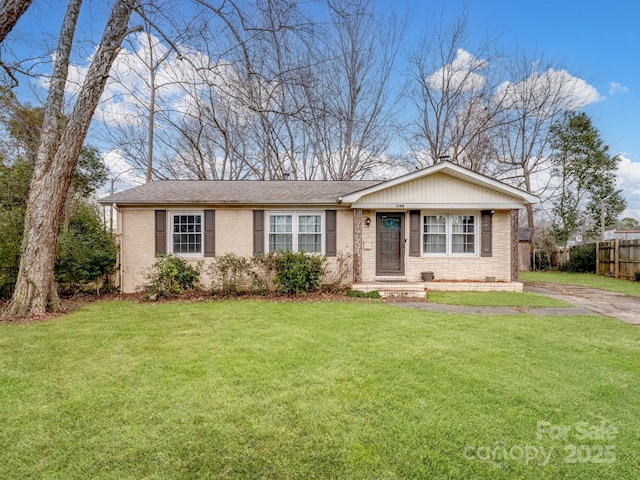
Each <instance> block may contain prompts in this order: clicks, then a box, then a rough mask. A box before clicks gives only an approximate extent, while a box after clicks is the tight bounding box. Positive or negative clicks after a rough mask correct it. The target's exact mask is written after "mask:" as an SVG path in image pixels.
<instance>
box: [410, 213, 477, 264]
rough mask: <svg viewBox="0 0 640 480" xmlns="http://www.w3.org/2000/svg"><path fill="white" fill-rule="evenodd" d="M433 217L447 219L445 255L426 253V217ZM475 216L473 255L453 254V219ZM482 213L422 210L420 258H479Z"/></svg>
mask: <svg viewBox="0 0 640 480" xmlns="http://www.w3.org/2000/svg"><path fill="white" fill-rule="evenodd" d="M433 215H442V216H444V217H445V218H446V224H445V225H446V230H445V234H446V240H445V247H446V248H445V253H427V252H425V251H424V235H425V233H424V217H425V216H433ZM465 215H468V216H473V217H474V219H473V227H474V232H473V236H474V238H473V253H453V252H452V246H451V245H452V244H451V240H452V236H453V229H452V227H451V225H452V223H451V217H456V216H465ZM480 218H481V217H480V212H469V211H461V212H456V211H448V212H441V211H432V210H421V211H420V229H421V230H420V252H421V254H420V256H422V257H466V258H468V257H478V256H479V249H480V235H479V230H478V228H479V227H480V225H479V222H480Z"/></svg>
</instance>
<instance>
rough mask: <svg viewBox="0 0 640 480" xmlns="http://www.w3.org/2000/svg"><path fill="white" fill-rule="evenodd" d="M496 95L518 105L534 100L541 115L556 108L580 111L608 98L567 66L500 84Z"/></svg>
mask: <svg viewBox="0 0 640 480" xmlns="http://www.w3.org/2000/svg"><path fill="white" fill-rule="evenodd" d="M495 97H496V98H499V99H504V100H506V101H507V102H510V103H512V104H514V105H519V104H520V103H522V101H523V99H526V100H525V101H529V102H531V101H532V99H533V100H534V101H535V104H536V105H537V107H538V108H539V112H540V113H539V114H540V115H541V116H547V115H549V113H550V112H552V111H555V110H565V111H571V110H578V109H580V108H584V107H586V106H587V105H590V104H592V103H596V102H600V101H602V100H604V98H605V97H602V96H601V95H600V94H599V93H598V91H597V90H596V89H595V88H594V87H593V86H591V85H589V84H588V83H587V82H585V81H584V80H583V79H581V78H578V77H575V76H573V75H571V74H570V73H569V72H567V71H566V70H564V69H563V70H555V69H553V68H550V69H549V70H546V71H544V72H539V73H535V74H533V75H531V76H530V77H528V78H527V79H525V80H523V81H521V82H518V83H512V82H508V81H507V82H504V83H503V84H501V85H500V86H499V87H498V89H497V91H496V94H495Z"/></svg>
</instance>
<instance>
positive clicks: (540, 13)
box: [12, 0, 640, 220]
mask: <svg viewBox="0 0 640 480" xmlns="http://www.w3.org/2000/svg"><path fill="white" fill-rule="evenodd" d="M178 1H180V0H178ZM107 3H108V2H107ZM464 3H465V2H464V1H463V0H448V1H444V0H404V2H403V1H402V0H401V2H399V3H396V2H391V1H389V0H377V4H378V6H379V8H381V9H388V8H400V9H402V8H403V7H404V6H406V7H407V8H408V9H409V12H410V23H409V28H408V30H407V32H406V36H405V40H404V41H405V48H404V50H405V51H408V50H410V49H411V45H413V44H415V42H416V40H417V39H418V37H419V36H420V35H421V34H422V33H424V32H425V29H426V28H427V27H428V26H429V25H431V24H432V23H433V19H434V17H438V16H439V15H440V13H441V12H442V11H443V8H444V13H445V20H446V17H447V16H449V17H451V16H454V15H457V14H459V12H460V11H461V10H462V7H463V5H464ZM466 4H467V8H468V14H469V22H470V27H471V28H472V30H474V31H477V32H478V35H483V34H484V33H486V32H489V33H490V34H491V35H492V36H495V37H496V39H497V41H498V43H499V44H501V45H502V46H503V47H504V48H506V49H509V50H515V49H518V50H520V51H522V52H524V53H526V54H528V55H533V54H540V55H543V56H544V59H545V60H547V61H553V62H558V63H559V64H561V65H563V66H564V67H565V68H566V69H567V70H568V71H569V73H571V74H572V75H575V76H577V77H580V78H582V79H584V80H585V81H587V82H588V83H589V84H591V85H592V86H593V87H595V88H596V89H597V91H598V93H599V95H600V96H601V97H602V98H601V100H600V101H599V102H597V103H594V104H591V105H589V106H588V107H586V108H585V111H586V112H587V113H588V114H589V115H590V116H591V117H592V118H593V121H594V124H595V125H596V127H597V128H598V129H599V130H600V132H601V135H602V138H603V139H604V141H605V143H607V144H608V145H609V146H610V148H611V152H612V154H614V155H615V154H621V155H622V156H623V157H624V159H623V161H622V163H621V165H620V172H619V183H620V187H621V188H623V190H624V191H623V196H624V197H625V198H626V200H627V204H628V209H627V211H626V212H625V215H626V216H634V217H635V218H637V219H639V220H640V0H638V1H636V0H631V1H630V0H626V1H623V0H609V1H608V2H603V1H594V0H555V1H548V0H536V1H527V2H522V1H514V0H468V1H467V2H466ZM65 6H66V2H65V1H64V0H40V1H39V0H36V1H34V4H33V5H32V7H31V8H30V10H29V11H28V13H27V14H26V15H25V17H24V18H23V19H22V20H21V22H20V23H19V25H18V28H17V29H16V31H15V32H12V35H13V36H14V37H15V38H16V39H19V40H20V43H21V44H22V46H23V48H24V46H25V43H30V44H31V45H32V51H33V53H34V54H35V53H36V52H39V53H41V52H42V50H43V48H42V44H43V43H45V44H48V45H54V44H55V36H56V34H57V32H58V30H59V26H60V21H61V19H62V15H63V13H64V8H65ZM392 6H393V7H392ZM106 14H107V11H106V7H105V5H104V3H103V2H100V1H99V2H95V1H89V2H85V5H84V7H83V11H82V19H83V20H82V21H81V24H80V31H79V33H78V35H77V38H84V39H86V38H87V37H93V38H94V40H97V39H98V38H99V36H100V34H101V32H102V29H103V27H104V18H105V16H106ZM471 42H473V39H472V40H471ZM91 48H92V43H91V42H87V41H85V42H83V43H81V44H80V48H78V49H77V50H76V55H77V57H76V58H78V59H80V58H82V59H85V58H86V57H87V55H88V54H89V53H90V52H91ZM466 49H467V50H468V51H469V52H471V53H473V51H474V45H473V43H471V44H470V45H468V46H467V48H466ZM28 50H29V48H28V47H27V52H28ZM40 95H42V93H40Z"/></svg>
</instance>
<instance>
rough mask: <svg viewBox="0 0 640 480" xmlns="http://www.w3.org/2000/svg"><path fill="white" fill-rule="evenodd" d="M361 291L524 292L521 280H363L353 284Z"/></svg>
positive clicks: (410, 294)
mask: <svg viewBox="0 0 640 480" xmlns="http://www.w3.org/2000/svg"><path fill="white" fill-rule="evenodd" d="M351 288H352V289H353V290H360V291H361V292H365V293H366V292H372V291H374V290H375V291H377V292H378V293H379V294H380V296H381V297H383V298H389V297H407V298H425V296H426V294H427V293H428V292H433V291H440V292H522V291H523V285H522V283H520V282H470V281H467V282H464V281H459V282H386V281H383V282H380V281H378V282H361V283H354V284H353V285H351Z"/></svg>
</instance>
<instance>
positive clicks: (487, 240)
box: [480, 210, 493, 257]
mask: <svg viewBox="0 0 640 480" xmlns="http://www.w3.org/2000/svg"><path fill="white" fill-rule="evenodd" d="M492 217H493V210H482V220H481V222H480V245H481V246H480V255H481V256H483V257H490V256H492V253H491V250H492V248H491V237H492V232H491V230H492V225H491V224H492Z"/></svg>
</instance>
